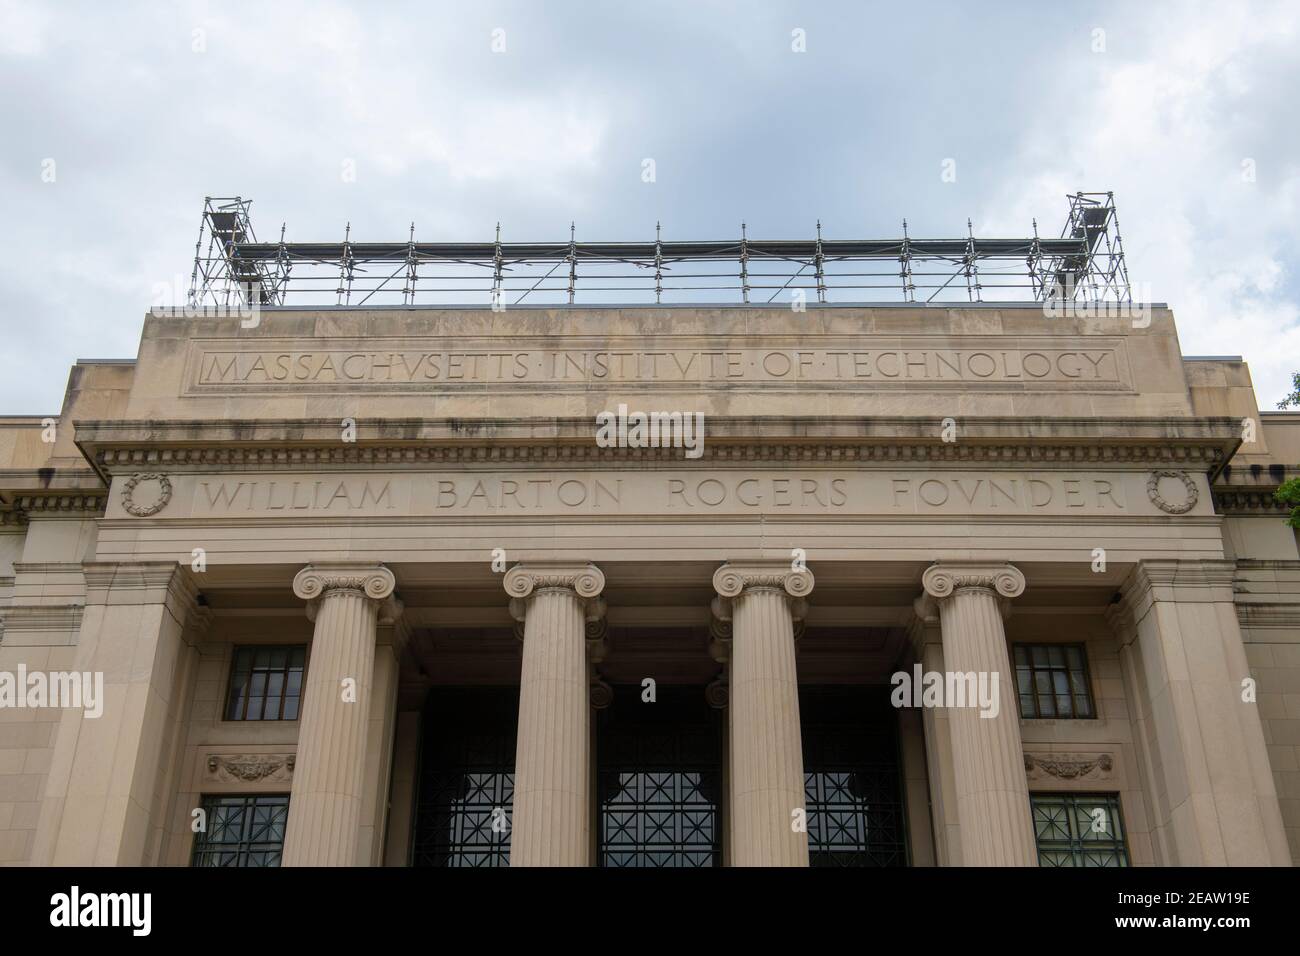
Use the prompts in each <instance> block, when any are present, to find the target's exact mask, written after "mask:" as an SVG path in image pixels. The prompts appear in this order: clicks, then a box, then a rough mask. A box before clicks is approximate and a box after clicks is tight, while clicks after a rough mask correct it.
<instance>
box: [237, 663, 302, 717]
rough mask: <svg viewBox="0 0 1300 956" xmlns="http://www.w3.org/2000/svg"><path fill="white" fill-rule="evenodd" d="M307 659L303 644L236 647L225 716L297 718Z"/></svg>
mask: <svg viewBox="0 0 1300 956" xmlns="http://www.w3.org/2000/svg"><path fill="white" fill-rule="evenodd" d="M306 661H307V648H306V646H305V645H302V644H298V645H292V644H273V645H270V646H268V647H237V648H235V659H234V661H233V662H232V664H231V667H230V694H229V695H228V697H227V699H226V720H297V719H298V706H299V704H300V703H301V701H302V672H303V666H304V665H305V663H306Z"/></svg>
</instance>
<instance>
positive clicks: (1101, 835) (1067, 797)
mask: <svg viewBox="0 0 1300 956" xmlns="http://www.w3.org/2000/svg"><path fill="white" fill-rule="evenodd" d="M1029 800H1030V803H1031V804H1032V806H1033V810H1034V838H1035V840H1037V842H1038V865H1039V866H1128V847H1127V846H1126V844H1125V839H1124V821H1123V820H1122V819H1121V818H1120V813H1119V797H1118V795H1116V794H1113V793H1031V794H1030V795H1029Z"/></svg>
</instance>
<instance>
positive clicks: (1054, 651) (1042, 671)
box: [1014, 644, 1097, 718]
mask: <svg viewBox="0 0 1300 956" xmlns="http://www.w3.org/2000/svg"><path fill="white" fill-rule="evenodd" d="M1014 651H1015V657H1016V691H1017V693H1018V695H1019V698H1020V716H1021V717H1070V718H1076V717H1095V716H1096V714H1097V711H1096V709H1095V708H1094V707H1093V705H1092V691H1091V690H1090V689H1089V687H1088V657H1087V655H1086V654H1085V653H1084V650H1083V645H1082V644H1016V645H1015V646H1014Z"/></svg>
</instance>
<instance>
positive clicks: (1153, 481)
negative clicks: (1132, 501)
mask: <svg viewBox="0 0 1300 956" xmlns="http://www.w3.org/2000/svg"><path fill="white" fill-rule="evenodd" d="M1161 478H1173V479H1174V480H1175V481H1181V482H1182V483H1183V487H1184V488H1186V489H1187V500H1186V501H1185V502H1183V503H1182V504H1180V505H1175V504H1171V503H1170V502H1168V501H1166V500H1165V498H1164V496H1163V495H1161V494H1160V479H1161ZM1147 497H1148V498H1150V499H1151V503H1152V504H1153V505H1155V506H1156V507H1157V508H1159V509H1160V510H1161V511H1163V512H1165V513H1166V514H1171V515H1181V514H1186V513H1187V512H1189V511H1191V510H1192V509H1193V508H1195V507H1196V502H1197V501H1198V500H1200V497H1201V493H1200V492H1199V491H1198V490H1197V489H1196V482H1194V481H1192V479H1191V477H1190V476H1189V475H1188V474H1187V472H1185V471H1153V472H1151V477H1150V478H1148V479H1147Z"/></svg>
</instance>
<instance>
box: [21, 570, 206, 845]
mask: <svg viewBox="0 0 1300 956" xmlns="http://www.w3.org/2000/svg"><path fill="white" fill-rule="evenodd" d="M82 568H83V572H84V574H85V581H86V605H85V611H84V613H83V614H82V618H81V627H80V631H79V634H78V638H77V650H76V657H75V658H74V663H73V666H72V670H73V671H75V672H78V673H86V674H90V675H93V677H94V679H95V682H97V685H98V686H97V688H96V692H95V697H96V700H95V701H94V702H93V703H92V702H91V701H90V700H85V701H84V702H83V703H84V704H85V706H83V707H68V708H64V709H63V710H62V711H61V712H60V715H59V724H58V731H57V735H56V737H55V742H54V752H53V754H52V756H51V762H50V770H49V774H48V776H47V778H46V791H45V800H44V802H43V804H42V806H41V812H40V819H39V821H38V823H37V829H36V837H35V843H34V845H33V849H32V854H31V863H32V864H33V865H34V866H142V865H147V864H150V863H154V862H156V861H157V859H158V858H159V853H160V850H159V845H160V843H161V841H162V838H163V830H164V827H165V817H166V807H167V805H168V798H166V797H163V796H161V795H160V790H163V789H165V788H164V787H161V786H160V783H159V781H160V779H161V780H164V781H174V779H175V762H176V761H177V760H178V753H179V746H178V740H179V737H180V735H181V734H182V732H183V725H184V717H185V715H186V714H187V713H188V711H187V708H188V706H189V701H190V699H191V698H192V696H193V682H194V657H195V654H194V650H193V647H192V644H193V643H194V642H195V641H197V639H198V631H199V630H201V622H202V620H203V618H204V616H205V613H204V611H203V610H202V608H201V607H200V606H199V601H198V598H199V592H198V588H197V586H196V584H195V581H194V577H193V575H191V574H190V572H189V569H188V568H186V567H184V566H181V565H178V564H177V563H176V562H174V561H148V562H100V561H92V562H86V563H85V564H84V565H83V566H82Z"/></svg>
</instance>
